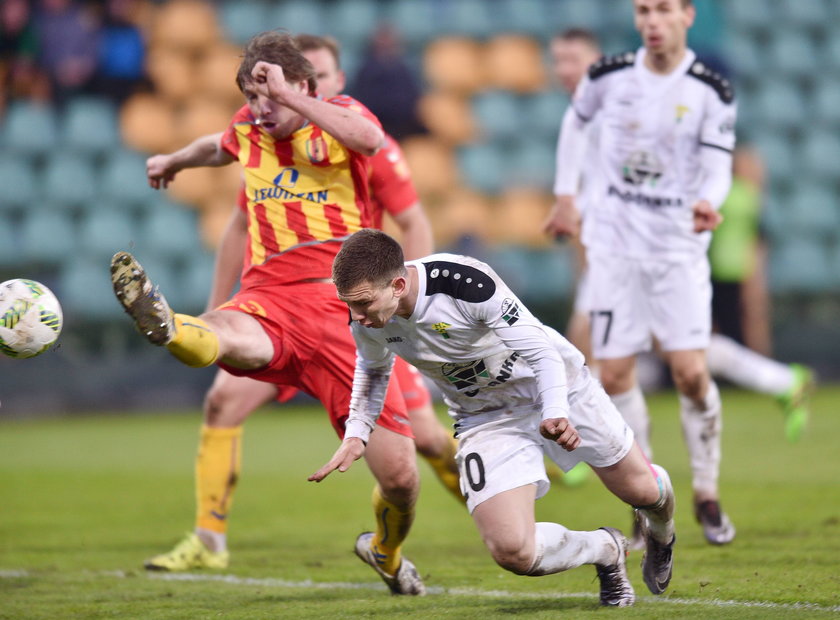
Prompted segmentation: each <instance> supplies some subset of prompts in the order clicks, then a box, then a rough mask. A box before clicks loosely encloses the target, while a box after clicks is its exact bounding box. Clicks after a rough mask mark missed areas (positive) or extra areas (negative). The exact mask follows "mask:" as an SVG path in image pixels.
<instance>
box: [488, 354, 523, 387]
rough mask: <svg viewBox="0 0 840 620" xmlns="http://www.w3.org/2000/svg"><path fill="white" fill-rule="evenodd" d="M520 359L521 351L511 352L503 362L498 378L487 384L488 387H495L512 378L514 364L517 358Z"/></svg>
mask: <svg viewBox="0 0 840 620" xmlns="http://www.w3.org/2000/svg"><path fill="white" fill-rule="evenodd" d="M518 359H519V353H518V352H516V351H514V352H513V353H511V354H510V355H509V356H508V358H507V359H506V360H505V361H504V362H502V367H501V368H499V374H498V375H496V378H495V379H493V380H492V381H491V382H490V383H488V384H487V387H493V386H495V385H501V384H502V383H504V382H505V381H507V380H508V379H510V377H511V375H512V374H513V364H514V363H515V362H516V360H518Z"/></svg>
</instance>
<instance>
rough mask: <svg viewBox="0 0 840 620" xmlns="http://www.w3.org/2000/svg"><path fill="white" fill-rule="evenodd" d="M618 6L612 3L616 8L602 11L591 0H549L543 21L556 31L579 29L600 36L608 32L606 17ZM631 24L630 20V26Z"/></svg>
mask: <svg viewBox="0 0 840 620" xmlns="http://www.w3.org/2000/svg"><path fill="white" fill-rule="evenodd" d="M618 4H620V3H618V2H613V3H612V5H616V6H611V7H610V9H609V10H604V7H602V6H601V3H600V2H597V1H593V0H563V1H562V2H557V1H556V0H555V1H552V0H549V2H548V6H547V7H546V8H547V11H546V12H545V13H544V14H543V15H544V19H545V21H546V22H548V23H549V24H552V25H554V26H556V29H557V30H558V31H559V30H564V29H565V28H567V27H576V28H577V27H580V28H587V29H588V30H593V31H595V32H596V33H598V34H599V35H601V34H603V33H604V31H606V30H608V22H607V20H608V15H609V13H610V12H611V11H612V10H618V6H617V5H618ZM632 23H633V22H632V19H631V21H630V25H631V26H632ZM625 26H626V24H625Z"/></svg>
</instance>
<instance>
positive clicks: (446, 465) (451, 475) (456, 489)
mask: <svg viewBox="0 0 840 620" xmlns="http://www.w3.org/2000/svg"><path fill="white" fill-rule="evenodd" d="M457 451H458V440H457V439H455V438H454V437H449V441H448V442H447V444H446V449H445V450H444V452H443V454H441V455H440V456H426V457H424V458H425V459H426V462H427V463H428V464H429V465H430V466H431V468H432V469H433V470H434V472H435V475H436V476H437V477H438V480H440V482H441V484H443V486H445V487H446V488H447V489H448V490H449V492H450V493H452V495H454V496H455V497H457V498H458V501H460V502H466V501H467V500H465V499H464V496H463V494H462V493H461V483H460V475H459V473H458V464H457V463H456V462H455V453H456V452H457Z"/></svg>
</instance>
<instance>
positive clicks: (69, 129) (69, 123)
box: [59, 97, 120, 155]
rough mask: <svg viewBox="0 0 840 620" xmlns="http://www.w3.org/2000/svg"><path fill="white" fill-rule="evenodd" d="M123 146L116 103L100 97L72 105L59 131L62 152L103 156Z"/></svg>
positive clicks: (71, 103)
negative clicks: (120, 144) (63, 150)
mask: <svg viewBox="0 0 840 620" xmlns="http://www.w3.org/2000/svg"><path fill="white" fill-rule="evenodd" d="M119 142H120V138H119V131H118V126H117V111H116V109H115V108H114V104H113V103H111V102H110V101H109V100H107V99H102V98H99V97H96V98H94V97H77V98H74V99H71V100H70V101H69V102H68V104H67V107H66V109H65V110H64V115H63V120H62V122H61V128H60V130H59V144H60V145H61V147H62V148H64V149H67V150H69V151H75V152H78V153H81V154H82V155H99V154H104V153H106V152H108V151H110V150H111V149H113V148H115V147H116V146H117V145H119Z"/></svg>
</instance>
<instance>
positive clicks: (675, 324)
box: [589, 253, 712, 359]
mask: <svg viewBox="0 0 840 620" xmlns="http://www.w3.org/2000/svg"><path fill="white" fill-rule="evenodd" d="M589 274H590V280H591V282H590V286H591V297H590V301H591V304H592V305H591V307H590V333H591V335H592V351H593V354H594V356H595V359H611V358H617V357H628V356H631V355H635V354H636V353H640V352H642V351H649V350H650V348H651V341H652V339H651V337H652V336H655V337H656V339H657V341H659V344H660V346H661V347H662V350H663V351H687V350H691V349H706V348H708V346H709V338H710V337H711V330H712V284H711V280H710V274H709V261H708V259H707V258H706V257H705V256H702V257H700V258H697V259H693V260H691V261H665V260H656V259H653V260H651V259H644V260H641V259H631V258H626V257H623V256H611V255H604V254H594V253H590V254H589Z"/></svg>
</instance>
